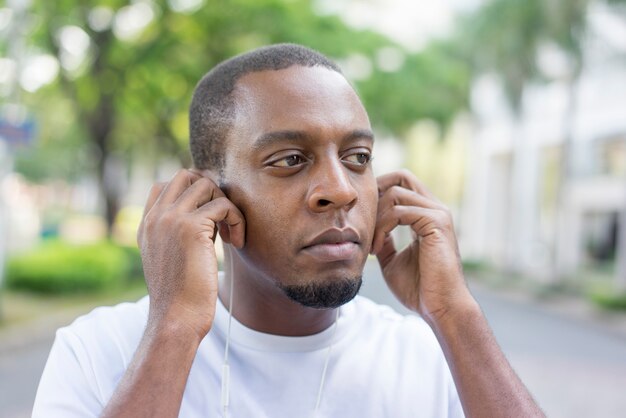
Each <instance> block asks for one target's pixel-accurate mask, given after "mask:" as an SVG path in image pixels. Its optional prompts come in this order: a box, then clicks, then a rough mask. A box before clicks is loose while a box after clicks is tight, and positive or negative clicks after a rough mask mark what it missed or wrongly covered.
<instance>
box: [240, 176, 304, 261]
mask: <svg viewBox="0 0 626 418" xmlns="http://www.w3.org/2000/svg"><path fill="white" fill-rule="evenodd" d="M247 185H250V186H247V187H245V188H243V187H237V186H235V185H232V187H230V188H229V192H230V193H229V196H230V199H231V201H232V202H233V203H234V204H235V206H237V207H238V208H239V210H241V212H242V213H243V215H244V217H245V219H246V245H245V248H244V251H246V252H248V251H253V252H255V253H259V254H270V253H272V252H273V250H274V249H276V251H279V248H278V247H281V246H283V244H285V243H286V242H287V240H288V237H289V235H288V234H287V232H288V224H289V222H288V220H289V219H291V218H292V217H293V214H290V212H289V206H288V203H287V201H288V199H285V196H284V193H281V194H280V195H279V196H274V195H273V194H272V190H266V189H267V188H264V187H263V185H261V184H255V183H253V182H248V183H247ZM268 243H271V244H268Z"/></svg>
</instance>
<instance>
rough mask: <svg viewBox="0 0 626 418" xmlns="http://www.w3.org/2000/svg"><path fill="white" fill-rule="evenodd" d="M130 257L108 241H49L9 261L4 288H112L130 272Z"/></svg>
mask: <svg viewBox="0 0 626 418" xmlns="http://www.w3.org/2000/svg"><path fill="white" fill-rule="evenodd" d="M131 254H132V250H124V249H122V248H120V247H118V246H116V245H114V244H111V243H108V242H102V243H98V244H91V245H82V246H78V245H70V244H67V243H64V242H61V241H49V242H46V243H44V244H42V245H41V246H40V247H38V248H36V249H34V250H31V251H29V252H27V253H23V254H20V255H18V256H15V257H13V258H11V259H10V260H9V262H8V268H7V285H8V286H9V287H10V288H13V289H23V290H30V291H34V292H40V293H75V292H93V291H99V290H104V289H108V288H113V287H116V286H119V285H121V284H122V283H123V282H124V280H125V279H127V278H128V277H129V275H130V274H131V273H132V268H133V263H136V258H135V257H136V256H134V255H131ZM133 260H134V261H133ZM135 268H136V265H135Z"/></svg>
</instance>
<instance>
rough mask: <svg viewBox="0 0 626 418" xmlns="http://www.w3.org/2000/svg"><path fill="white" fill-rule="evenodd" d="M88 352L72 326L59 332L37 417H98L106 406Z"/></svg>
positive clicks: (38, 399)
mask: <svg viewBox="0 0 626 418" xmlns="http://www.w3.org/2000/svg"><path fill="white" fill-rule="evenodd" d="M97 387H98V386H97V382H96V379H95V376H94V373H93V369H92V367H91V362H90V359H89V356H88V354H87V351H86V350H85V349H84V346H83V344H82V342H81V341H80V339H79V338H78V337H77V336H76V335H75V334H74V333H72V332H71V331H70V330H68V329H60V330H59V331H57V334H56V338H55V340H54V344H53V345H52V349H51V351H50V355H49V356H48V361H47V362H46V366H45V368H44V371H43V374H42V376H41V380H40V382H39V388H38V389H37V395H36V397H35V404H34V407H33V415H32V416H33V418H40V417H46V418H74V417H76V418H78V417H81V418H86V417H98V416H99V415H100V413H101V412H102V409H103V405H102V402H101V401H100V399H99V396H98V390H97Z"/></svg>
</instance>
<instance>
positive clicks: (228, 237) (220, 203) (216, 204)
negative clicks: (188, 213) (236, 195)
mask: <svg viewBox="0 0 626 418" xmlns="http://www.w3.org/2000/svg"><path fill="white" fill-rule="evenodd" d="M195 213H196V214H197V215H198V216H201V217H202V218H203V219H205V220H210V221H211V222H213V223H214V224H215V225H217V224H219V223H223V224H226V225H227V228H226V230H221V231H220V236H221V237H222V239H223V240H224V242H226V243H230V244H233V245H234V246H235V247H237V248H242V247H243V245H244V243H245V234H246V221H245V218H244V217H243V214H242V213H241V211H240V210H239V209H238V208H237V206H235V205H234V204H233V202H231V201H230V200H228V199H227V198H226V197H218V198H216V199H213V200H211V201H210V202H207V203H205V204H204V205H203V206H201V207H200V208H198V210H197V211H196V212H195Z"/></svg>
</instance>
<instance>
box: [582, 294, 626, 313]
mask: <svg viewBox="0 0 626 418" xmlns="http://www.w3.org/2000/svg"><path fill="white" fill-rule="evenodd" d="M590 297H591V300H592V301H593V302H594V303H595V304H596V305H598V306H600V307H601V308H604V309H608V310H619V311H626V293H623V292H622V293H619V292H600V291H596V292H592V293H591V294H590Z"/></svg>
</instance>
